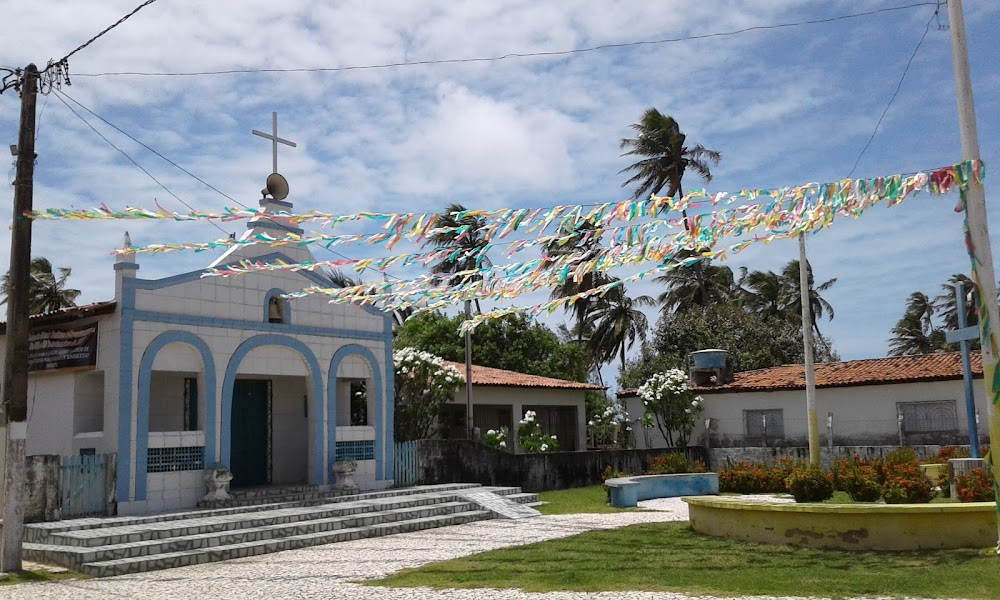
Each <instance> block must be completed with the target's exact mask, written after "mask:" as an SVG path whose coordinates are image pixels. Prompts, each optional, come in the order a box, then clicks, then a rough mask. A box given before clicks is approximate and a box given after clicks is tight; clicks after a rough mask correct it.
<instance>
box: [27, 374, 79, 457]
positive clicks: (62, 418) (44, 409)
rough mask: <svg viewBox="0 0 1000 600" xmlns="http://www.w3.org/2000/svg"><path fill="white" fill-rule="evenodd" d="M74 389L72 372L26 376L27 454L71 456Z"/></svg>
mask: <svg viewBox="0 0 1000 600" xmlns="http://www.w3.org/2000/svg"><path fill="white" fill-rule="evenodd" d="M75 389H76V377H75V374H74V373H73V372H72V371H57V372H53V373H44V374H33V375H31V376H29V377H28V439H27V442H26V446H25V453H26V454H27V455H29V456H32V455H36V454H60V455H67V454H72V453H73V398H74V395H75Z"/></svg>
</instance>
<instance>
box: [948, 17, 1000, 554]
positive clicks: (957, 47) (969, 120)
mask: <svg viewBox="0 0 1000 600" xmlns="http://www.w3.org/2000/svg"><path fill="white" fill-rule="evenodd" d="M948 27H949V29H950V30H951V58H952V64H953V66H954V68H955V97H956V99H957V100H958V128H959V132H960V133H961V136H962V158H963V159H964V160H979V134H978V132H977V131H976V108H975V103H974V102H973V99H972V77H971V75H970V73H969V52H968V49H967V48H966V41H965V17H964V16H963V13H962V0H948ZM965 223H966V230H965V236H966V246H967V247H968V249H969V257H970V258H971V260H972V280H973V281H974V282H975V284H976V287H977V289H978V291H979V333H980V340H981V342H982V357H983V383H984V384H985V385H986V395H987V398H989V400H990V402H989V404H988V405H987V406H988V408H989V417H988V418H989V425H990V440H991V441H992V442H993V444H994V445H995V444H996V443H997V442H998V441H1000V411H998V410H997V409H998V406H1000V387H998V386H1000V379H998V378H996V377H994V371H995V369H996V365H997V356H996V353H997V339H996V333H995V332H994V330H993V326H994V325H993V324H995V323H997V322H1000V310H998V309H997V286H996V275H995V271H994V270H993V251H992V249H991V247H990V232H989V226H988V225H987V222H986V191H985V190H984V189H983V186H982V184H981V183H977V182H976V181H970V182H969V187H968V190H966V191H965ZM959 310H961V307H959ZM990 455H991V456H990V458H989V460H990V463H991V464H992V463H993V462H994V461H993V460H992V452H990ZM993 490H994V494H995V495H996V497H997V499H998V500H1000V469H997V468H994V469H993ZM997 530H998V537H1000V514H998V517H997Z"/></svg>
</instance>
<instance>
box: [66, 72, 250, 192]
mask: <svg viewBox="0 0 1000 600" xmlns="http://www.w3.org/2000/svg"><path fill="white" fill-rule="evenodd" d="M62 95H63V96H65V97H66V98H68V99H69V100H70V101H72V102H73V104H76V105H77V106H79V107H80V108H82V109H83V110H85V111H87V112H88V113H90V114H91V115H93V116H94V117H95V118H97V119H100V120H101V121H102V122H103V123H104V124H105V125H107V126H108V127H111V128H112V129H114V130H115V131H117V132H118V133H120V134H122V135H124V136H125V137H127V138H128V139H130V140H132V141H133V142H135V143H136V144H139V145H140V146H142V147H143V148H145V149H146V150H149V151H150V152H152V153H153V154H155V155H156V156H159V157H160V158H162V159H163V160H165V161H166V162H168V163H170V164H171V165H172V166H174V167H176V168H177V169H178V170H180V171H181V172H182V173H184V174H185V175H188V176H190V177H192V178H193V179H195V180H196V181H198V182H199V183H201V184H203V185H204V186H205V187H207V188H208V189H210V190H212V191H214V192H216V193H217V194H219V195H221V196H223V197H224V198H226V199H228V200H230V201H232V202H235V203H236V204H239V205H240V206H242V207H243V208H250V207H248V206H247V205H246V204H243V203H242V202H240V201H239V200H237V199H235V198H233V197H232V196H230V195H229V194H226V193H225V192H223V191H222V190H220V189H218V188H217V187H215V186H213V185H212V184H210V183H208V182H207V181H205V180H204V179H202V178H201V177H198V176H197V175H195V174H194V173H192V172H191V171H188V170H187V169H185V168H184V167H182V166H180V165H179V164H177V163H175V162H174V161H172V160H170V159H169V158H167V157H166V156H164V155H162V154H160V153H159V152H157V151H156V150H154V149H153V148H150V147H149V146H148V145H146V144H144V143H143V142H141V141H139V140H137V139H136V138H135V137H133V136H132V135H130V134H129V133H127V132H125V131H123V130H122V129H121V128H120V127H118V126H117V125H115V124H114V123H112V122H110V121H108V120H107V119H105V118H104V117H102V116H101V115H99V114H97V113H95V112H94V111H92V110H90V109H89V108H87V107H86V106H84V105H83V104H81V103H80V102H79V101H77V100H75V99H73V97H72V96H70V95H69V94H67V93H66V92H62Z"/></svg>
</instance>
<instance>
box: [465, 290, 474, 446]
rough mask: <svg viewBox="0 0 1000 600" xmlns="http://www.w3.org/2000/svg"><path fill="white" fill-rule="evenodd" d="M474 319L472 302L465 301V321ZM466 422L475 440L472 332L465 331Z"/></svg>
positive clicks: (471, 436)
mask: <svg viewBox="0 0 1000 600" xmlns="http://www.w3.org/2000/svg"><path fill="white" fill-rule="evenodd" d="M470 319H472V300H466V301H465V320H466V321H468V320H470ZM465 420H466V425H467V429H468V430H469V439H470V440H472V439H475V435H474V434H475V426H474V425H473V421H472V332H471V331H469V330H468V329H467V330H465Z"/></svg>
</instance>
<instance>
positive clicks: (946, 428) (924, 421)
mask: <svg viewBox="0 0 1000 600" xmlns="http://www.w3.org/2000/svg"><path fill="white" fill-rule="evenodd" d="M896 410H897V414H900V415H902V416H903V431H904V432H905V433H940V432H951V431H958V415H957V413H956V410H955V401H954V400H927V401H922V402H897V403H896Z"/></svg>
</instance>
